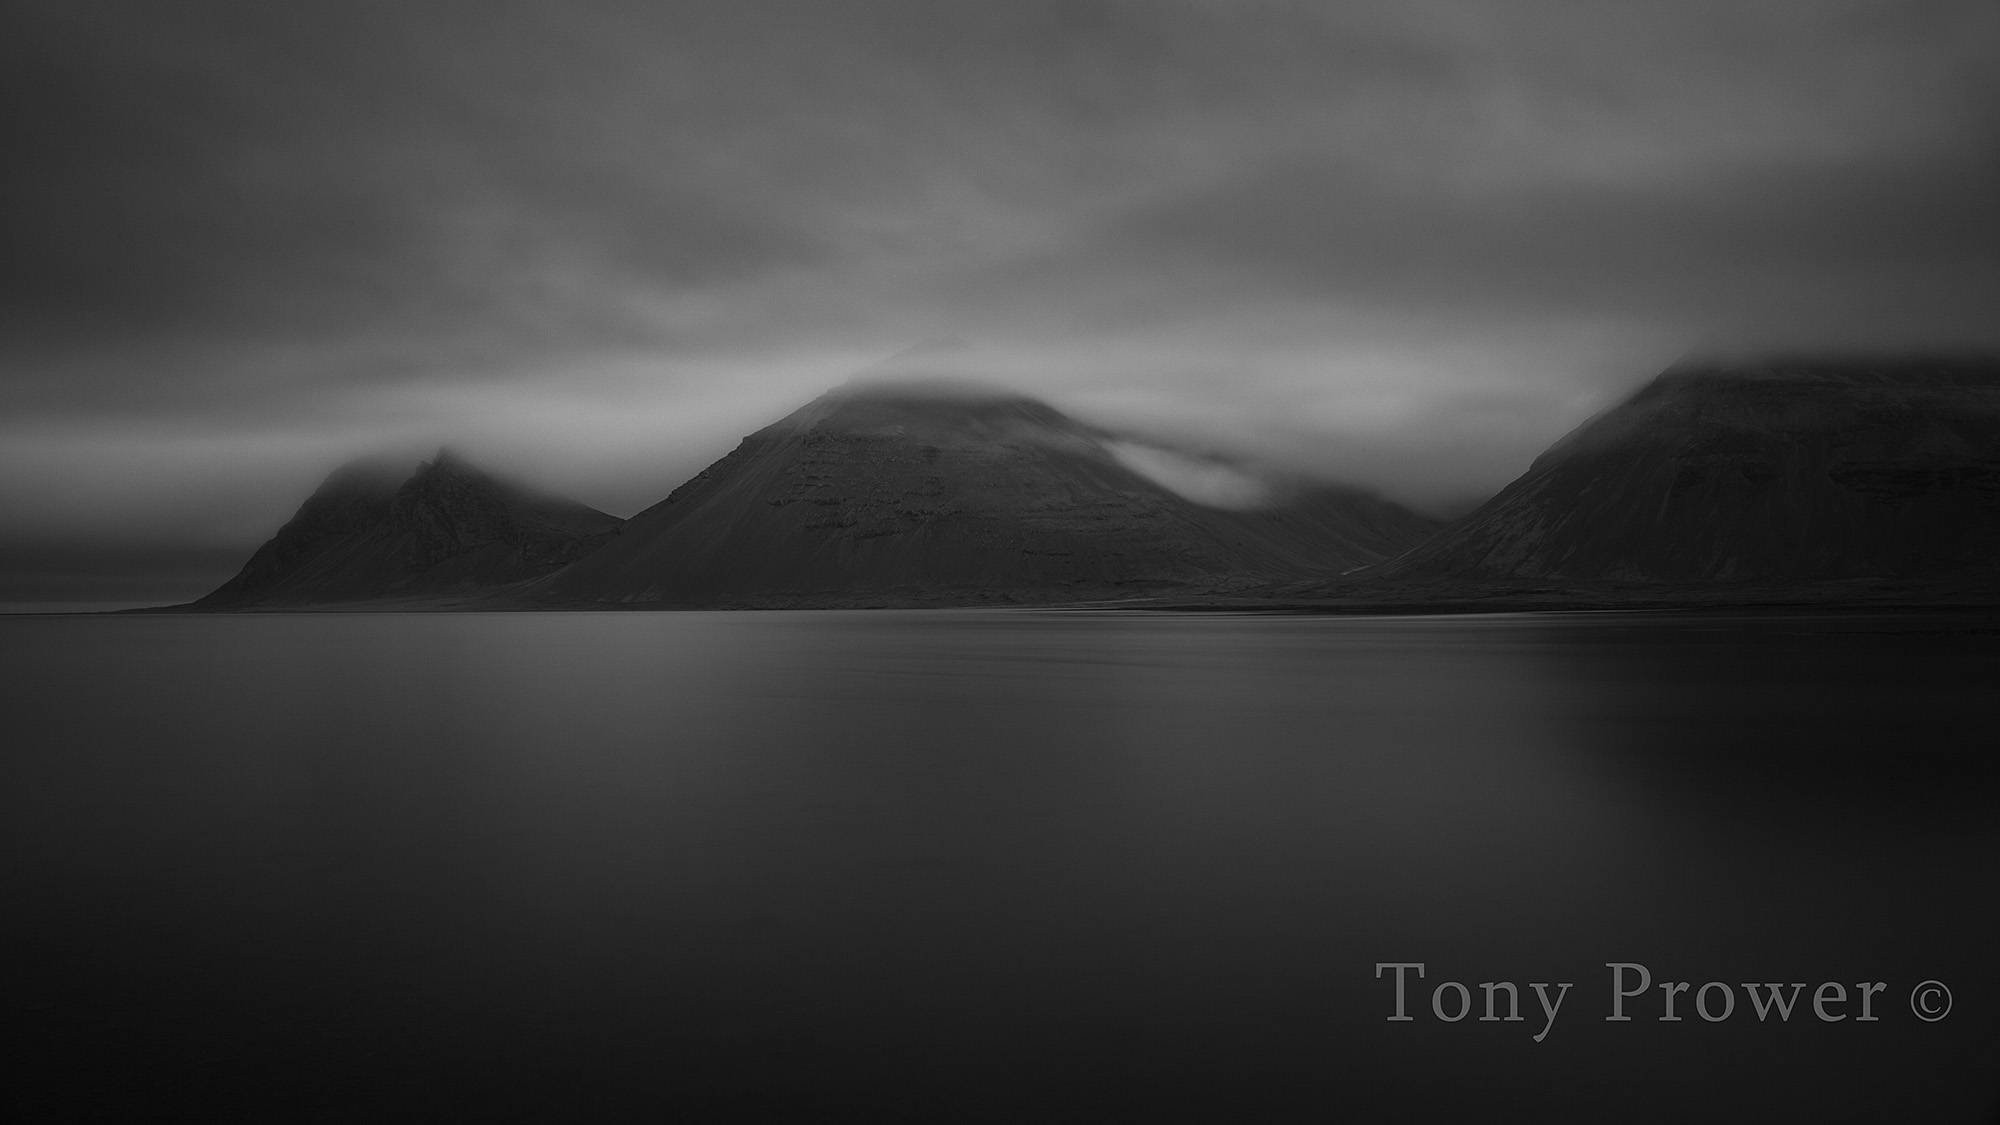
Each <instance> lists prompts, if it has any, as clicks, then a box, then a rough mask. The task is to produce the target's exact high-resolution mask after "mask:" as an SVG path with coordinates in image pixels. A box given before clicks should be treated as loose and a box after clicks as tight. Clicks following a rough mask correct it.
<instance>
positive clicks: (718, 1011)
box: [0, 612, 2000, 1121]
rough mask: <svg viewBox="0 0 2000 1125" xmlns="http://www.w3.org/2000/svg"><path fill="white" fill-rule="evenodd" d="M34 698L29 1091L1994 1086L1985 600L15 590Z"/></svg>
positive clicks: (1246, 1102)
mask: <svg viewBox="0 0 2000 1125" xmlns="http://www.w3.org/2000/svg"><path fill="white" fill-rule="evenodd" d="M0 684H4V685H5V688H4V692H5V700H6V721H5V727H6V730H7V731H8V732H9V737H8V740H7V746H6V749H5V752H4V757H0V761H4V766H0V768H4V772H5V790H4V792H5V797H4V800H5V808H4V821H5V832H6V834H7V838H8V841H7V842H8V845H9V853H8V854H9V857H10V858H9V861H8V863H7V865H6V871H5V875H4V892H5V903H4V908H5V917H6V922H5V925H6V927H7V931H8V936H9V937H10V939H12V945H13V947H14V948H15V949H16V950H17V952H16V953H15V955H14V956H13V957H12V958H11V959H10V969H11V972H10V976H11V978H12V979H11V980H10V981H9V982H8V985H7V988H8V998H9V1001H8V1003H9V1008H10V1009H11V1010H12V1012H13V1013H14V1015H15V1016H16V1017H17V1020H18V1021H19V1022H21V1023H22V1024H23V1025H24V1027H23V1030H24V1031H25V1033H26V1034H25V1036H24V1037H23V1038H24V1039H25V1043H24V1045H23V1046H21V1047H19V1048H17V1050H16V1052H15V1054H16V1056H17V1058H20V1059H22V1060H24V1061H26V1062H27V1063H28V1064H29V1068H28V1073H26V1074H25V1076H21V1075H17V1077H16V1079H15V1080H14V1081H13V1082H12V1083H11V1084H10V1089H9V1096H10V1097H11V1098H13V1099H14V1100H15V1101H16V1102H17V1103H18V1104H19V1105H20V1106H21V1107H22V1108H25V1109H26V1110H28V1111H30V1113H31V1115H33V1116H36V1117H70V1116H88V1115H90V1114H92V1113H97V1112H112V1113H113V1114H114V1115H117V1116H124V1115H129V1114H131V1113H132V1112H133V1111H134V1110H135V1108H137V1107H147V1108H149V1109H151V1110H152V1111H154V1113H155V1114H156V1115H159V1116H166V1115H170V1114H189V1113H195V1114H199V1115H200V1116H202V1117H204V1118H207V1119H212V1120H213V1119H229V1118H244V1119H258V1120H269V1119H273V1118H295V1119H296V1118H305V1119H382V1118H432V1119H435V1118H438V1117H444V1118H461V1117H462V1118H477V1119H483V1120H498V1119H605V1118H618V1117H626V1116H630V1117H644V1118H658V1117H661V1116H663V1115H667V1114H673V1115H676V1116H678V1117H680V1118H681V1119H684V1120H686V1119H699V1118H701V1117H703V1116H711V1117H724V1116H729V1115H731V1114H732V1113H733V1114H734V1115H738V1116H744V1117H748V1116H751V1115H753V1114H756V1115H761V1116H769V1115H770V1114H772V1113H774V1112H778V1113H785V1114H788V1115H789V1116H790V1117H792V1118H793V1119H810V1118H813V1117H831V1116H833V1115H835V1114H846V1113H853V1112H865V1113H868V1114H870V1115H872V1117H873V1118H874V1119H876V1120H890V1119H901V1118H918V1119H976V1120H985V1119H994V1120H1059V1119H1076V1120H1136V1121H1153V1120H1161V1119H1168V1118H1198V1119H1211V1120H1244V1119H1258V1118H1267V1119H1314V1120H1362V1121H1366V1120H1410V1119H1415V1120H1424V1119H1445V1120H1460V1119H1466V1118H1471V1117H1481V1118H1484V1117H1494V1118H1500V1119H1515V1118H1521V1117H1526V1116H1529V1115H1532V1114H1542V1115H1544V1116H1545V1117H1547V1118H1553V1119H1556V1120H1570V1119H1574V1120H1635V1121H1685V1120H1692V1119H1696V1118H1708V1119H1720V1120H1814V1121H1820V1120H1836V1119H1850V1118H1851V1119H1858V1120H1912V1121H1914V1120H1944V1121H1983V1120H1991V1119H1993V1117H1994V1112H1995V1109H1996V1107H2000V973H1996V971H1995V958H1996V956H2000V941H1996V929H1995V922H1996V915H2000V911H1996V909H1995V905H1994V899H1995V894H1996V882H2000V881H1996V878H1995V873H1996V870H1997V869H2000V864H1996V861H2000V817H1996V809H2000V804H1996V797H2000V767H1996V765H1995V764H1994V761H1993V745H1994V744H1995V743H2000V738H1996V732H1997V731H2000V716H1996V712H1995V709H1994V708H1995V703H1996V700H2000V696H1996V694H1995V692H1994V690H1993V689H1994V686H1995V685H1996V684H2000V630H1996V627H1995V624H1994V622H1993V621H1992V620H1991V619H1988V620H1985V621H1979V620H1972V621H1968V620H1966V619H1963V618H1958V619H1951V618H1924V617H1908V618H1891V617H1865V618H1846V619H1841V618H1769V617H1766V618H1755V617H1733V618H1716V617H1706V618H1681V619H1662V618H1640V617H1629V616H1617V615H1589V616H1573V617H1547V616H1510V617H1491V618H1428V619H1392V618H1376V619H1335V618H1304V617H1234V616H1199V615H1196V616H1138V615H1108V614H1107V615H1097V614H1040V613H1015V612H992V613H980V612H959V613H873V614H869V613H851V614H850V613H813V614H789V613H768V614H607V615H567V614H560V615H494V616H486V615H466V616H273V617H252V618H203V617H150V618H74V617H72V618H14V619H0ZM1391 961H1402V962H1424V963H1425V964H1426V966H1427V976H1426V978H1425V979H1424V980H1423V981H1416V980H1414V979H1412V980H1411V982H1410V983H1411V991H1410V999H1409V1010H1410V1014H1412V1015H1413V1016H1414V1019H1413V1020H1411V1021H1410V1022H1401V1023H1398V1022H1389V1021H1388V1019H1387V1017H1388V1016H1390V1015H1391V1014H1393V1004H1394V995H1393V988H1392V983H1391V982H1390V981H1389V980H1387V979H1383V980H1378V979H1376V972H1375V965H1376V963H1377V962H1391ZM1608 961H1623V962H1636V963H1642V964H1644V965H1646V966H1647V967H1648V969H1649V970H1650V972H1651V973H1652V975H1653V976H1654V978H1655V979H1656V981H1689V982H1691V983H1693V984H1694V986H1695V987H1696V988H1699V987H1700V986H1701V984H1703V983H1704V982H1708V981H1723V982H1732V983H1734V982H1745V981H1748V982H1765V981H1769V982H1803V983H1807V984H1808V985H1809V986H1817V984H1818V983H1819V982H1821V981H1826V980H1832V981H1840V982H1848V983H1849V984H1850V986H1851V985H1852V984H1854V983H1856V982H1861V981H1864V980H1866V981H1881V982H1886V984H1887V988H1886V990H1884V991H1883V992H1882V993H1881V994H1880V995H1879V996H1878V997H1877V998H1876V999H1875V1001H1874V1004H1875V1008H1874V1014H1876V1015H1877V1016H1878V1017H1879V1018H1878V1019H1877V1020H1875V1021H1872V1022H1861V1021H1859V1020H1857V1019H1853V1018H1850V1019H1848V1020H1846V1021H1844V1022H1840V1023H1823V1022H1821V1021H1819V1020H1818V1019H1817V1018H1814V1017H1813V1016H1812V1015H1811V1013H1810V1010H1809V1008H1810V1001H1811V994H1810V989H1809V990H1808V993H1807V994H1806V996H1805V998H1804V999H1803V1000H1802V1001H1801V1002H1800V1009H1799V1010H1798V1011H1795V1012H1794V1014H1793V1017H1792V1019H1791V1020H1790V1021H1789V1022H1785V1023H1779V1022H1777V1021H1776V1017H1775V1015H1774V1016H1773V1017H1772V1022H1768V1023H1761V1024H1760V1023H1759V1022H1757V1020H1756V1018H1755V1016H1754V1015H1753V1014H1751V1013H1750V1011H1749V1010H1748V1005H1747V1003H1746V1001H1745V1000H1744V998H1743V996H1742V995H1741V993H1740V985H1738V994H1737V995H1736V996H1735V1011H1734V1013H1733V1015H1732V1016H1731V1018H1729V1019H1728V1020H1726V1021H1724V1022H1720V1023H1708V1022H1704V1021H1702V1020H1700V1019H1699V1018H1695V1015H1694V1012H1693V1011H1692V1009H1691V1007H1690V1005H1691V1002H1692V1000H1693V993H1692V992H1690V993H1688V994H1686V995H1683V996H1682V997H1681V998H1680V1000H1679V1001H1678V1003H1679V1004H1680V1005H1681V1006H1682V1007H1681V1011H1682V1013H1683V1014H1684V1015H1687V1016H1688V1017H1689V1018H1687V1019H1684V1020H1682V1021H1681V1022H1677V1023H1663V1022H1660V1021H1659V1020H1658V1019H1657V1016H1658V1015H1659V1014H1660V1000H1659V996H1660V993H1659V990H1658V989H1657V988H1655V989H1654V990H1652V992H1651V993H1650V994H1649V995H1648V996H1645V997H1641V998H1638V999H1636V1000H1634V1001H1631V1002H1629V1004H1630V1007H1628V1014H1634V1015H1636V1017H1637V1018H1636V1019H1634V1020H1633V1021H1632V1022H1626V1023H1611V1022H1606V1021H1605V1020H1604V1016H1605V1015H1607V1014H1609V1013H1610V1004H1611V995H1610V992H1611V990H1610V973H1609V970H1607V969H1606V968H1605V963H1606V962H1608ZM1926 978H1936V979H1938V980H1941V981H1943V982H1945V983H1946V984H1947V985H1948V986H1949V987H1950V989H1951V991H1952V993H1953V997H1954V1002H1953V1008H1952V1011H1951V1014H1950V1015H1949V1017H1948V1018H1946V1019H1944V1020H1942V1021H1940V1022H1936V1023H1926V1022H1923V1021H1920V1020H1918V1019H1916V1018H1915V1017H1914V1016H1913V1015H1912V1013H1911V1008H1910V1000H1909V995H1910V991H1911V988H1912V986H1913V985H1915V984H1916V983H1917V982H1919V981H1922V980H1924V979H1926ZM1448 980H1456V981H1462V982H1466V983H1467V984H1469V985H1472V986H1473V987H1472V989H1471V994H1472V996H1473V998H1474V1013H1473V1017H1474V1018H1468V1019H1466V1020H1464V1021H1463V1022H1457V1023H1447V1022H1443V1021H1440V1020H1439V1019H1437V1018H1436V1016H1435V1015H1434V1014H1433V1012H1432V1010H1431V989H1432V987H1433V986H1435V985H1437V984H1438V983H1440V982H1442V981H1448ZM1501 980H1508V981H1514V982H1518V984H1519V988H1520V992H1521V994H1522V1007H1523V1016H1524V1022H1518V1023H1515V1022H1481V1021H1480V1020H1478V1019H1477V1018H1476V1017H1477V1016H1478V1015H1479V1014H1482V1013H1483V1011H1484V1009H1483V1007H1482V1006H1481V1005H1482V1004H1483V999H1481V998H1482V996H1483V992H1482V990H1480V989H1478V988H1477V983H1478V982H1482V981H1501ZM1531 982H1546V983H1549V984H1552V985H1553V984H1556V983H1559V982H1573V983H1574V984H1575V987H1574V989H1572V990H1571V992H1570V993H1569V994H1568V995H1567V997H1566V998H1565V1000H1564V1004H1563V1007H1562V1008H1561V1009H1560V1010H1559V1013H1558V1016H1557V1018H1556V1020H1555V1021H1554V1023H1553V1026H1552V1027H1550V1028H1549V1031H1548V1033H1547V1035H1546V1037H1545V1038H1544V1040H1543V1041H1542V1042H1540V1043H1537V1042H1535V1041H1534V1040H1533V1035H1534V1034H1535V1033H1536V1032H1538V1031H1540V1030H1542V1028H1543V1025H1544V1023H1545V1019H1544V1017H1543V1016H1542V1014H1541V1011H1540V1008H1539V1007H1538V1005H1537V1003H1536V1001H1535V999H1534V994H1533V993H1532V991H1531V990H1529V988H1528V987H1527V986H1528V984H1529V983H1531ZM1444 999H1446V1000H1447V1002H1448V1003H1447V1011H1448V1012H1450V1011H1451V1010H1452V1009H1455V1008H1456V1006H1457V1000H1456V998H1455V994H1450V993H1447V994H1446V995H1445V997H1444ZM1711 999H1712V1000H1713V1001H1715V1004H1714V1005H1713V1006H1712V1007H1713V1008H1719V1003H1720V995H1719V994H1717V995H1716V996H1714V997H1711ZM1846 1011H1847V1012H1848V1014H1849V1015H1850V1016H1854V1015H1858V1009H1857V1008H1856V1006H1855V1005H1854V1004H1853V1003H1850V1004H1849V1005H1848V1008H1847V1009H1846ZM1502 1014H1504V1012H1503V1013H1502Z"/></svg>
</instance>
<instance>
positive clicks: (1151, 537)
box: [531, 383, 1434, 605]
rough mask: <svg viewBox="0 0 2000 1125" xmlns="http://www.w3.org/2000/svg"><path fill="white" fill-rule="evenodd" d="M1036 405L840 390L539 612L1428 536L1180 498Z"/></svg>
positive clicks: (948, 586)
mask: <svg viewBox="0 0 2000 1125" xmlns="http://www.w3.org/2000/svg"><path fill="white" fill-rule="evenodd" d="M1117 444H1118V443H1117V442H1116V441H1115V440H1114V439H1112V438H1110V437H1109V436H1108V435H1106V434H1103V433H1101V432H1099V431H1097V430H1094V429H1093V428H1091V427H1089V426H1086V425H1084V424H1082V423H1079V422H1077V421H1075V420H1073V419H1071V418H1068V417H1066V416H1064V415H1063V414H1061V413H1060V412H1058V411H1056V410H1055V409H1053V408H1052V407H1049V406H1047V405H1046V404H1043V403H1041V402H1038V401H1035V400H1033V399H1029V398H1024V397H1021V396H1018V395H1013V394H1009V393H1005V392H1000V391H993V390H989V389H984V388H978V387H967V386H957V385H950V384H942V383H916V384H912V383H893V384H880V385H870V384H850V385H848V386H845V387H842V388H839V389H837V390H835V391H833V392H830V393H828V394H826V395H824V396H822V397H820V398H818V399H816V400H814V401H813V402H811V403H809V404H807V405H806V406H805V407H803V408H801V409H800V410H798V411H796V412H794V413H793V414H791V415H790V416H788V417H786V418H784V419H782V420H780V421H778V422H777V423H775V424H773V425H771V426H768V427H766V428H764V429H762V430H760V431H758V432H757V433H755V434H752V435H751V436H749V437H748V438H745V439H744V440H743V442H742V444H741V445H739V446H738V447H737V448H736V450H735V451H734V452H732V453H730V454H729V455H728V456H726V457H724V458H722V459H721V460H720V461H717V462H716V463H715V464H713V465H711V466H709V468H707V469H706V470H704V471H703V472H702V473H701V474H699V475H698V476H696V477H695V478H694V479H693V480H690V481H688V482H687V483H686V484H684V485H682V486H681V487H680V488H678V489H676V490H674V492H673V493H672V494H671V495H670V496H668V497H667V499H665V500H664V501H662V502H661V503H659V504H657V505H654V506H653V507H652V508H649V509H647V510H646V511H644V512H642V513H640V514H639V515H637V516H634V517H633V518H632V519H631V521H630V522H629V523H628V524H627V525H626V528H625V530H624V533H623V534H621V535H620V536H619V537H618V538H617V539H616V540H615V541H613V542H611V543H609V544H607V545H606V546H605V547H604V548H602V549H601V550H598V551H596V552H595V553H593V554H591V555H590V556H588V557H586V558H583V559H580V560H579V561H577V562H576V563H575V564H573V565H571V566H569V567H567V568H565V569H564V570H562V571H561V572H559V573H557V574H554V575H552V576H551V577H550V578H548V579H547V580H545V581H543V582H541V583H538V584H536V586H535V587H534V588H533V589H532V591H531V596H532V597H533V598H535V599H537V600H539V601H541V602H544V603H555V604H564V603H584V604H623V605H844V604H962V603H978V602H982V601H1024V602H1038V601H1062V600H1088V599H1096V598H1111V597H1119V596H1127V595H1134V594H1148V593H1158V592H1164V591H1232V590H1250V589H1255V588H1258V587H1260V586H1263V585H1266V584H1269V583H1272V582H1277V581H1284V580H1296V579H1299V578H1302V577H1306V576H1326V575H1331V574H1337V573H1339V572H1340V571H1342V570H1345V569H1348V568H1351V567H1355V566H1359V565H1362V564H1365V563H1371V562H1376V561H1379V560H1381V559H1384V558H1387V557H1389V556H1391V555H1393V554H1395V553H1396V552H1398V551H1401V550H1403V549H1404V548H1406V547H1408V546H1410V545H1411V544H1413V543H1414V542H1416V541H1417V540H1418V539H1420V538H1421V537H1422V536H1423V535H1425V534H1427V533H1428V532H1429V531H1430V530H1432V529H1433V527H1434V525H1433V524H1432V523H1431V522H1430V521H1428V520H1426V519H1424V518H1423V517H1421V516H1417V515H1415V514H1414V513H1411V512H1409V511H1407V510H1405V509H1403V508H1401V507H1398V506H1397V505H1394V504H1391V503H1388V502H1386V501H1383V500H1379V499H1377V498H1374V497H1372V496H1369V495H1367V494H1365V493H1361V492H1358V491H1354V490H1348V489H1339V488H1325V487H1316V488H1305V487H1294V488H1291V489H1287V490H1281V491H1280V493H1279V494H1276V495H1274V496H1273V497H1272V498H1271V501H1270V502H1269V503H1267V504H1265V505H1263V506H1262V507H1260V508H1257V509H1256V510H1229V509H1224V508H1218V507H1212V506H1208V505H1204V504H1199V503H1196V502H1194V501H1191V500H1189V499H1187V498H1185V497H1183V496H1182V495H1179V494H1177V493H1176V492H1174V491H1172V490H1170V489H1169V488H1167V487H1164V486H1163V485H1161V484H1159V483H1156V482H1155V481H1154V480H1152V479H1149V478H1148V477H1146V476H1144V475H1141V474H1140V473H1139V472H1136V471H1134V469H1132V468H1130V467H1128V465H1127V464H1125V463H1124V462H1123V461H1121V459H1120V458H1119V457H1118V456H1117V455H1116V454H1115V452H1114V449H1115V447H1116V446H1117Z"/></svg>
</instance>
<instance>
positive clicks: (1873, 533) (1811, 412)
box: [1379, 356, 2000, 584]
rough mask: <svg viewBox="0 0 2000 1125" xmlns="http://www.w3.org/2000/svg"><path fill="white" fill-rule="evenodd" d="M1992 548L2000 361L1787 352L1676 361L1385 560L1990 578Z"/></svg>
mask: <svg viewBox="0 0 2000 1125" xmlns="http://www.w3.org/2000/svg"><path fill="white" fill-rule="evenodd" d="M1996 549H2000V359H1995V358H1989V357H1974V356H1957V357H1951V356H1948V357H1898V358H1881V357H1874V358H1868V357H1862V358H1852V357H1850V358H1815V357H1775V358H1768V359H1762V360H1753V361H1742V362H1727V361H1714V362H1702V363H1686V364H1682V365H1679V366H1676V367H1674V368H1671V369H1669V370H1668V371H1666V372H1665V373H1663V374H1662V375H1660V376H1659V377H1658V378H1656V379H1654V380H1653V382H1652V383H1650V384H1648V385H1647V386H1646V387H1644V388H1642V389H1641V390H1639V391H1638V392H1637V393H1635V394H1634V395H1632V396H1631V397H1630V398H1628V399H1626V400H1625V401H1624V402H1622V403H1620V404H1618V405H1617V406H1616V407H1614V408H1612V409H1611V410H1609V411H1606V412H1605V413H1603V414H1601V415H1599V416H1597V417H1596V418H1593V419H1591V420H1590V421H1588V422H1586V423H1585V424H1584V425H1583V426H1581V427H1580V428H1578V429H1577V430H1575V431H1574V432H1572V433H1571V434H1569V435H1568V436H1567V437H1565V438H1563V439H1562V440H1561V441H1559V442H1557V443H1556V444H1555V445H1554V446H1552V447H1551V448H1550V449H1549V450H1548V451H1547V452H1545V453H1543V454H1542V456H1541V457H1540V458H1538V459H1537V460H1536V461H1535V463H1534V464H1533V465H1532V466H1531V467H1530V468H1529V469H1528V471H1527V472H1526V473H1525V474H1523V475H1522V476H1521V478H1520V479H1518V480H1516V481H1514V482H1513V483H1512V484H1510V485H1508V486H1507V487H1506V488H1505V489H1504V490H1502V491H1501V492H1500V493H1499V495H1497V496H1495V497H1493V499H1491V500H1489V501H1488V502H1487V503H1485V504H1484V505H1482V506H1481V507H1480V508H1478V509H1477V510H1476V511H1474V512H1472V513H1471V514H1470V515H1468V516H1466V517H1464V518H1462V519H1460V520H1458V521H1456V522H1454V523H1453V524H1451V525H1450V526H1448V527H1447V528H1446V529H1445V530H1444V531H1442V532H1440V533H1439V534H1438V535H1437V536H1436V537H1435V538H1433V539H1431V540H1430V541H1429V542H1426V543H1425V544H1423V545H1422V546H1420V547H1418V548H1416V549H1414V550H1412V551H1411V552H1409V553H1408V554H1406V555H1404V556H1402V557H1401V558H1399V559H1397V560H1395V561H1394V562H1392V563H1390V564H1388V565H1387V566H1384V567H1382V568H1379V573H1381V574H1383V575H1386V576H1388V577H1391V578H1405V579H1447V578H1449V579H1478V578H1494V577H1498V578H1509V579H1558V580H1579V581H1609V582H1637V583H1689V584H1699V583H1709V584H1713V583H1732V582H1733V583H1766V584H1771V583H1780V584H1781V583H1798V582H1814V581H1822V580H1846V579H1891V580H1900V579H1934V578H1941V577H1951V576H1969V577H1973V578H1981V576H1982V575H1983V576H1990V575H1991V574H1992V573H1993V571H1994V562H1993V560H1994V558H1995V552H1996ZM1981 580H1984V579H1983V578H1981Z"/></svg>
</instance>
